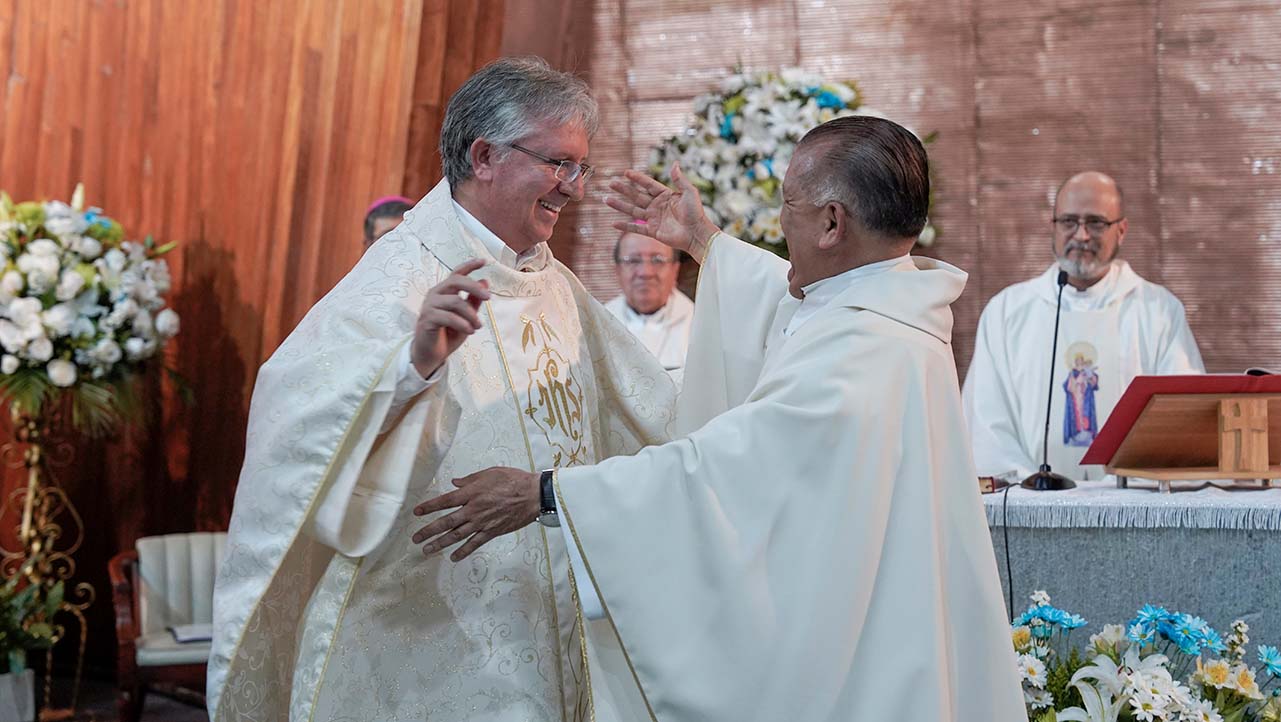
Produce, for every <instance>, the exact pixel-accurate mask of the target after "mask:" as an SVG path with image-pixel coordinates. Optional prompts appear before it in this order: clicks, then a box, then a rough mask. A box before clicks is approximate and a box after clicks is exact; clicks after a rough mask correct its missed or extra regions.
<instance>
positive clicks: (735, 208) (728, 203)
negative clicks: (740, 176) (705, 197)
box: [716, 191, 756, 218]
mask: <svg viewBox="0 0 1281 722" xmlns="http://www.w3.org/2000/svg"><path fill="white" fill-rule="evenodd" d="M716 206H717V208H716V209H717V210H718V211H720V212H721V213H723V214H725V215H727V216H730V217H731V218H732V217H735V216H738V217H742V216H746V215H747V214H748V213H751V212H752V209H753V208H755V207H756V203H755V202H754V201H752V197H751V196H750V195H748V194H746V193H743V192H742V191H733V192H730V193H726V194H725V195H724V196H722V197H721V198H720V199H719V200H718V201H717V203H716Z"/></svg>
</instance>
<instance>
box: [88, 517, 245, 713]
mask: <svg viewBox="0 0 1281 722" xmlns="http://www.w3.org/2000/svg"><path fill="white" fill-rule="evenodd" d="M226 541H227V534H226V533H225V532H216V533H209V532H202V533H195V534H169V535H166V536H154V537H144V538H142V539H139V540H138V541H137V548H136V549H135V550H130V551H123V552H120V553H119V554H117V555H116V556H115V557H113V558H112V559H111V562H110V564H109V566H108V570H107V571H108V573H109V574H110V577H111V595H112V602H113V605H114V607H115V612H116V639H117V645H118V647H117V650H118V651H117V675H118V677H119V680H118V683H119V687H120V690H119V694H118V697H117V700H116V704H117V707H118V710H119V713H120V719H121V722H137V721H138V719H139V717H140V716H141V715H142V703H143V698H144V697H145V695H146V693H147V690H148V688H155V687H163V686H171V687H185V688H187V689H194V690H198V691H200V692H203V691H204V688H205V665H206V663H207V662H208V659H209V643H208V642H188V643H185V644H179V643H178V642H177V641H175V640H174V637H173V634H172V633H171V632H170V631H169V629H168V628H169V627H173V626H179V625H186V624H212V622H213V588H214V578H215V577H216V575H217V572H218V566H219V564H220V563H221V562H222V555H223V548H224V546H225V544H226Z"/></svg>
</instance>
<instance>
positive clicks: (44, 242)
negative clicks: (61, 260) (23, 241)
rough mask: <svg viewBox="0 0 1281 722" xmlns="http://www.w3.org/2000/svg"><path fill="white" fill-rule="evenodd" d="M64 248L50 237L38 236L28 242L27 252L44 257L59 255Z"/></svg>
mask: <svg viewBox="0 0 1281 722" xmlns="http://www.w3.org/2000/svg"><path fill="white" fill-rule="evenodd" d="M61 250H62V248H61V247H60V246H59V245H58V244H57V243H56V242H54V241H51V240H49V239H48V238H37V239H36V240H34V241H32V242H30V243H28V244H27V253H29V254H31V255H33V256H36V257H37V258H43V257H45V256H57V255H58V253H59V252H61Z"/></svg>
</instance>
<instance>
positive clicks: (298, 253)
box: [0, 0, 504, 668]
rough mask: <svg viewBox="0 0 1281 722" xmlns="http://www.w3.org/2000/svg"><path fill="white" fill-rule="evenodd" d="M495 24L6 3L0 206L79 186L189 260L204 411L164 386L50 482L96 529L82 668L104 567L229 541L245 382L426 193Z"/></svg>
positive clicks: (183, 284) (436, 16)
mask: <svg viewBox="0 0 1281 722" xmlns="http://www.w3.org/2000/svg"><path fill="white" fill-rule="evenodd" d="M503 15H504V7H503V3H502V2H501V0H273V1H272V2H235V1H233V0H214V1H213V2H169V1H167V0H108V1H105V2H85V1H83V0H0V79H2V80H4V81H5V82H4V84H3V85H0V188H3V189H5V190H7V191H8V192H9V193H10V195H12V196H13V197H14V198H16V199H42V198H50V199H52V198H61V199H67V198H69V196H70V194H71V191H72V188H73V187H74V186H75V184H76V182H77V181H83V182H84V183H85V187H86V190H87V198H88V201H89V203H91V204H92V205H96V206H100V207H102V208H103V209H105V210H106V212H107V213H109V214H110V215H111V216H113V217H115V218H117V219H119V220H120V222H121V223H123V224H124V227H125V229H126V231H127V232H128V233H129V234H130V235H132V236H134V237H139V238H141V237H143V236H146V235H152V236H155V237H156V238H157V239H158V240H165V241H168V240H176V241H178V242H179V243H180V244H181V245H180V247H179V250H177V251H176V252H174V253H173V254H171V255H170V256H169V257H168V258H169V262H170V264H171V267H172V271H173V276H174V290H173V292H172V295H171V301H172V304H173V305H174V307H175V308H176V310H177V311H178V313H179V314H181V317H182V333H181V334H180V335H179V336H178V337H177V339H176V341H175V343H173V344H172V345H171V347H170V349H169V351H170V353H169V358H168V361H169V363H170V364H171V365H173V366H174V367H175V368H176V369H177V370H178V371H179V372H180V373H181V374H182V375H183V376H185V377H186V379H187V380H188V382H189V383H190V386H191V388H192V389H193V390H194V392H195V396H196V398H195V404H194V405H193V406H190V407H186V406H183V405H181V404H179V403H178V402H177V400H176V399H175V398H174V393H173V388H171V386H170V385H169V384H168V383H165V384H163V388H162V389H161V391H162V393H161V394H158V401H157V404H156V406H157V411H158V414H157V417H156V421H155V422H154V423H152V424H151V425H150V426H149V427H148V428H146V429H143V430H141V433H139V434H138V435H137V438H136V440H135V441H134V442H132V443H122V442H119V441H117V442H108V443H105V444H96V445H90V444H83V443H82V444H80V445H79V447H78V448H77V452H76V460H75V465H74V467H73V468H71V469H67V470H63V471H61V472H60V474H59V478H60V480H61V482H62V483H63V484H64V486H65V487H66V488H67V489H68V491H69V492H70V494H71V496H72V499H73V501H74V502H75V503H76V504H77V505H78V506H79V507H80V509H81V511H82V512H83V513H84V516H85V520H86V524H87V526H88V529H87V532H86V533H87V539H86V545H85V547H84V549H83V550H82V551H81V552H80V553H79V555H78V557H77V561H78V563H79V566H80V572H79V577H80V578H82V579H85V580H88V581H90V582H92V583H93V584H94V585H95V586H96V587H97V589H98V599H99V601H98V603H97V604H96V605H95V606H94V607H93V608H92V609H91V610H90V613H91V636H90V661H91V663H93V665H94V666H95V667H98V668H104V667H109V666H110V665H111V664H112V660H113V655H114V632H113V629H112V622H111V611H110V605H111V601H110V595H109V594H108V587H107V583H106V561H107V559H109V558H110V557H111V555H112V554H114V553H115V552H116V551H117V550H120V549H125V548H130V547H132V545H133V542H134V540H135V539H136V538H137V537H139V536H143V535H148V534H159V533H167V532H176V531H191V530H197V529H199V530H205V529H225V528H226V524H227V521H228V518H229V514H230V509H231V501H232V494H233V490H234V488H235V483H236V478H237V475H238V474H239V470H240V463H241V459H242V455H243V452H244V433H245V421H246V417H247V414H248V405H249V394H250V391H251V389H252V385H253V380H254V376H255V373H256V371H257V368H258V366H259V365H260V364H261V363H262V362H263V361H264V360H265V359H266V358H267V356H268V355H270V353H271V352H272V351H273V350H274V349H275V348H276V346H277V345H278V344H279V343H280V341H281V340H282V339H283V338H284V336H285V335H286V334H288V332H289V331H290V330H291V329H292V328H293V327H294V325H295V324H296V323H297V322H298V321H299V319H301V317H302V315H303V314H304V313H305V312H306V310H307V309H308V308H309V307H310V306H311V305H312V304H313V303H314V302H315V301H316V300H318V299H319V298H320V297H321V296H322V295H323V294H324V293H325V292H326V291H327V290H328V289H329V288H331V287H332V286H333V284H334V283H335V282H336V281H337V280H338V279H339V278H341V277H342V275H343V274H344V273H345V272H346V271H347V270H348V269H349V268H350V267H351V265H352V264H353V263H354V262H355V260H356V259H357V257H358V256H359V253H360V248H361V246H360V238H361V221H362V214H363V212H364V209H365V206H366V205H367V204H368V203H369V201H370V200H372V199H373V198H376V197H378V196H382V195H386V194H389V193H404V194H406V195H409V196H411V197H414V198H418V197H420V196H421V195H423V194H424V193H425V192H426V191H427V190H428V189H429V188H430V186H431V185H432V184H433V183H435V181H436V179H437V178H438V177H439V174H440V163H439V159H438V158H437V157H436V150H435V148H436V136H437V133H438V132H439V128H440V121H441V116H442V114H443V111H444V104H445V102H446V100H447V99H448V97H449V95H450V94H451V93H452V92H453V91H454V89H456V87H457V86H458V84H459V83H461V82H462V80H464V79H465V78H466V77H467V76H468V75H470V74H471V72H472V71H473V70H474V69H475V68H476V67H478V66H479V65H481V64H483V63H485V62H487V61H489V60H491V59H492V58H494V57H496V56H497V54H498V50H499V44H500V41H501V37H502V25H503V22H502V21H503ZM157 385H158V386H161V384H159V383H157ZM161 399H162V400H161ZM0 431H2V432H3V433H5V434H7V429H0ZM18 482H19V480H18V479H17V476H16V475H15V474H14V473H13V472H12V471H11V472H9V473H8V474H7V475H6V477H5V483H4V487H3V488H4V490H5V493H7V492H8V491H9V490H11V489H13V488H15V485H16V484H17V483H18Z"/></svg>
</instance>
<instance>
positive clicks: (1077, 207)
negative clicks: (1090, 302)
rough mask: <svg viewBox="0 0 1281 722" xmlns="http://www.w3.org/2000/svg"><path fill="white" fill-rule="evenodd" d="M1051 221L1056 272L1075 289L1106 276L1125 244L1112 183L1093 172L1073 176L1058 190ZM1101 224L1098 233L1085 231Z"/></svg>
mask: <svg viewBox="0 0 1281 722" xmlns="http://www.w3.org/2000/svg"><path fill="white" fill-rule="evenodd" d="M1054 218H1055V223H1054V226H1053V227H1054V241H1053V247H1054V257H1055V259H1056V260H1057V261H1058V264H1059V268H1061V269H1063V270H1064V271H1067V273H1068V280H1069V282H1071V283H1072V285H1073V287H1075V288H1078V289H1082V288H1087V287H1089V286H1092V285H1094V284H1095V283H1097V282H1098V281H1099V280H1101V279H1102V278H1103V277H1104V276H1106V275H1107V273H1108V269H1109V268H1110V267H1111V264H1112V259H1114V258H1116V254H1117V252H1118V251H1119V250H1120V248H1121V244H1122V243H1123V242H1124V241H1125V231H1126V228H1127V223H1126V220H1125V217H1124V213H1123V211H1122V202H1121V193H1120V189H1119V188H1118V187H1117V185H1116V182H1115V181H1114V180H1112V179H1111V178H1109V177H1108V176H1106V175H1104V174H1102V173H1095V172H1086V173H1079V174H1077V175H1075V176H1073V177H1072V178H1070V179H1068V181H1067V182H1066V183H1064V184H1063V187H1062V188H1060V189H1059V192H1058V197H1057V198H1056V199H1055V202H1054ZM1073 222H1075V223H1073ZM1105 223H1106V224H1107V225H1106V227H1104V228H1102V229H1098V230H1094V231H1092V230H1091V229H1090V228H1089V226H1090V225H1095V226H1099V225H1103V224H1105ZM1073 225H1075V228H1073V227H1072V226H1073Z"/></svg>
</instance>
